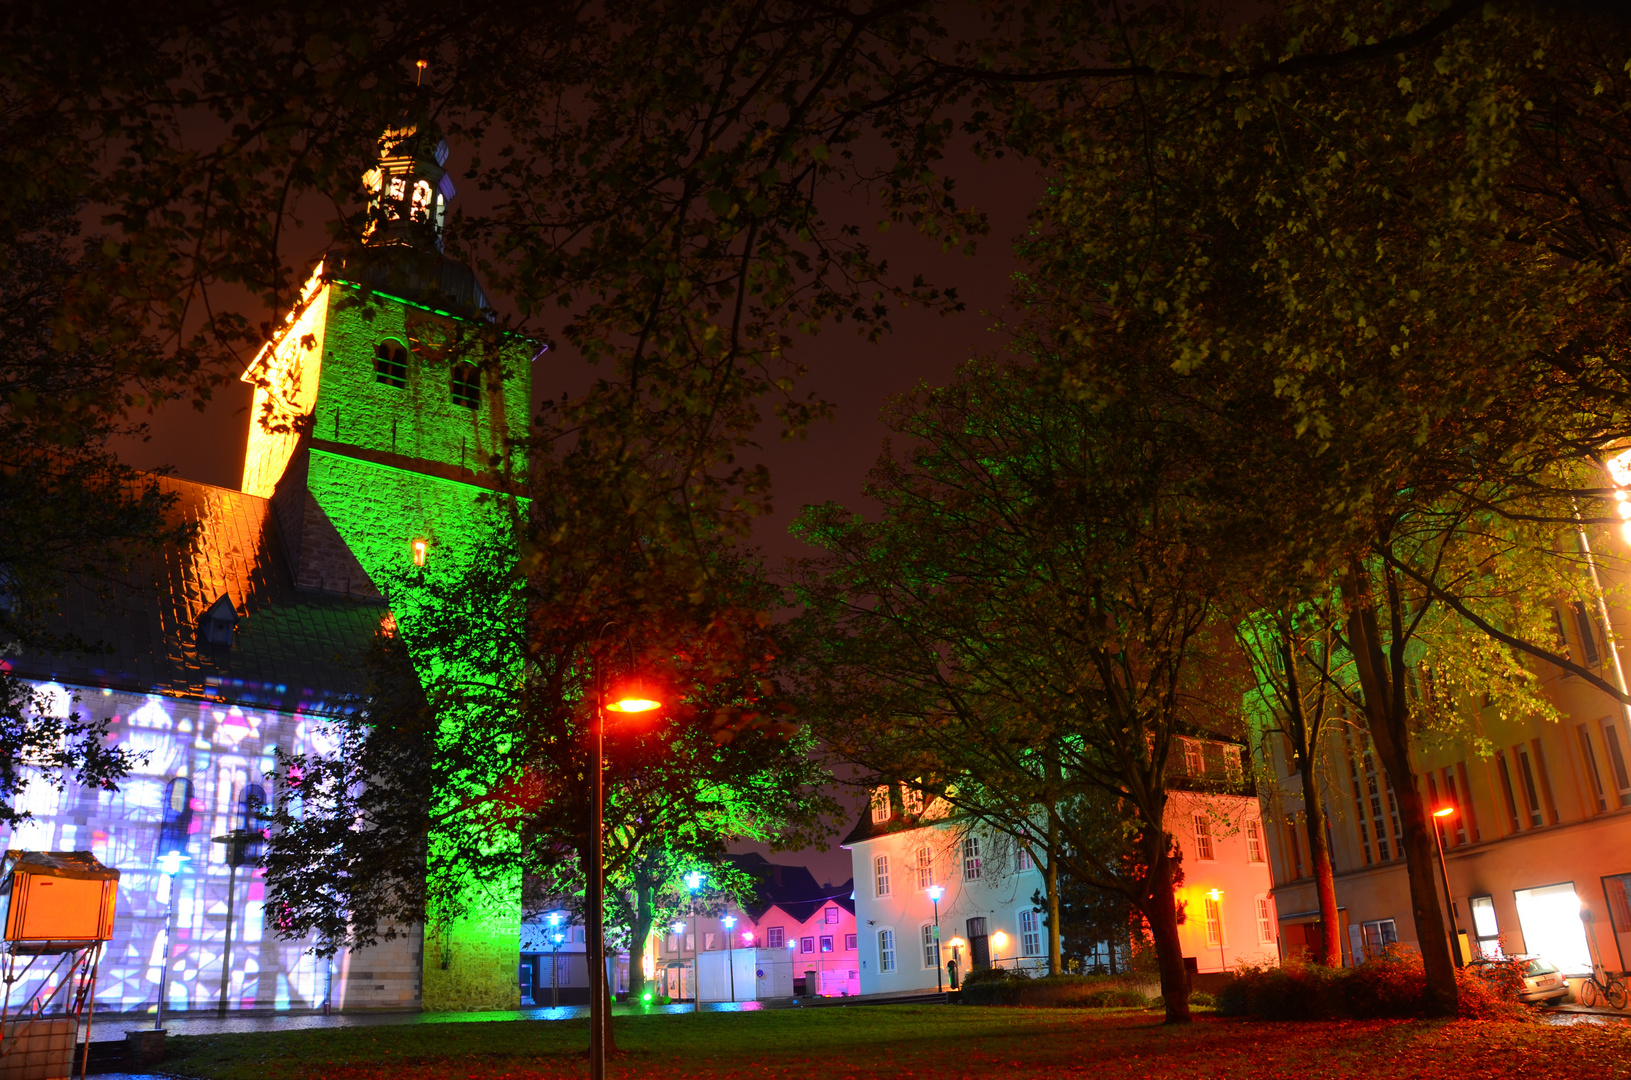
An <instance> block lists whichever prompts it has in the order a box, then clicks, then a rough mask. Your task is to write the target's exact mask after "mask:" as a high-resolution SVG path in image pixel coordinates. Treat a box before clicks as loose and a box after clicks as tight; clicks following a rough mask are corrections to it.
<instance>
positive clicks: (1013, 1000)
mask: <svg viewBox="0 0 1631 1080" xmlns="http://www.w3.org/2000/svg"><path fill="white" fill-rule="evenodd" d="M1029 982H1031V977H1030V975H1029V974H1028V973H1027V972H1024V971H1020V970H1018V969H1016V968H986V969H985V970H984V971H971V972H969V973H968V974H967V975H965V976H964V977H963V981H962V993H961V994H960V995H959V996H958V1001H960V1002H962V1003H963V1004H964V1005H1017V1004H1019V996H1020V987H1021V986H1023V985H1025V984H1027V983H1029Z"/></svg>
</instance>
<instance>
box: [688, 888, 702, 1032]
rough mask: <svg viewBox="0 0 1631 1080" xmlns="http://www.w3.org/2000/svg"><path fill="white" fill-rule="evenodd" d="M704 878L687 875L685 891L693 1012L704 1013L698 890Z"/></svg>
mask: <svg viewBox="0 0 1631 1080" xmlns="http://www.w3.org/2000/svg"><path fill="white" fill-rule="evenodd" d="M703 881H704V877H703V875H702V874H701V873H699V872H698V871H696V870H693V871H691V872H690V873H689V874H686V875H685V891H686V892H688V893H690V894H691V983H692V985H691V996H692V999H693V1000H692V1005H693V1008H692V1010H691V1011H692V1012H701V1011H702V926H701V922H700V920H699V918H698V916H697V890H698V889H700V888H702V882H703Z"/></svg>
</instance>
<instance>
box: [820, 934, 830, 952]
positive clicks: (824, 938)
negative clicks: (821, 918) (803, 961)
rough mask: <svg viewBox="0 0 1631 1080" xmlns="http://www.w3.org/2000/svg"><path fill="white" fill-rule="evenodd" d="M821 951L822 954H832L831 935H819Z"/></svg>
mask: <svg viewBox="0 0 1631 1080" xmlns="http://www.w3.org/2000/svg"><path fill="white" fill-rule="evenodd" d="M821 951H822V952H832V935H831V934H822V935H821Z"/></svg>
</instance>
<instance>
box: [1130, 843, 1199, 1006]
mask: <svg viewBox="0 0 1631 1080" xmlns="http://www.w3.org/2000/svg"><path fill="white" fill-rule="evenodd" d="M1163 839H1165V837H1164V836H1163ZM1149 884H1150V891H1149V899H1148V900H1147V901H1146V902H1145V904H1144V905H1142V906H1143V909H1144V918H1145V919H1146V920H1148V922H1149V924H1150V934H1151V936H1152V937H1154V938H1155V961H1156V964H1157V965H1158V966H1159V967H1160V969H1161V998H1162V1000H1163V1001H1165V1002H1166V1007H1167V1020H1166V1022H1167V1023H1169V1024H1187V1023H1189V1020H1190V1017H1189V972H1188V971H1186V970H1185V969H1184V946H1183V942H1182V941H1180V940H1179V937H1178V904H1177V898H1176V896H1175V895H1174V891H1173V887H1172V860H1171V858H1170V857H1168V856H1167V855H1165V854H1162V855H1161V856H1159V857H1158V858H1157V859H1155V860H1153V865H1152V866H1151V868H1150V882H1149Z"/></svg>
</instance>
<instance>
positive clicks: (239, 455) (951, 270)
mask: <svg viewBox="0 0 1631 1080" xmlns="http://www.w3.org/2000/svg"><path fill="white" fill-rule="evenodd" d="M457 158H458V150H457V148H455V150H454V160H453V161H450V163H449V164H450V167H451V170H452V171H453V173H454V175H455V176H457V175H458V166H459V164H460V163H459V162H458V160H457ZM950 165H951V167H953V168H955V169H956V170H957V173H958V176H959V180H958V188H957V189H958V191H959V193H960V195H961V197H962V198H963V199H964V200H965V201H966V202H968V203H970V204H972V205H975V206H978V207H980V208H981V209H983V210H985V211H986V212H987V214H988V215H989V217H990V220H991V235H990V236H989V237H988V238H987V239H986V240H985V241H984V243H982V244H981V245H980V249H979V252H978V254H976V255H975V256H973V257H965V256H963V255H961V254H945V253H942V252H940V251H939V250H938V248H937V245H935V244H934V243H932V242H930V241H928V240H926V239H925V238H923V237H921V236H918V235H916V234H914V233H911V232H910V231H908V230H903V229H900V228H897V229H894V230H891V231H890V232H889V233H888V234H886V235H883V236H880V237H878V238H877V240H876V241H875V244H876V246H877V247H878V249H879V250H880V251H882V252H883V253H884V254H886V255H887V257H888V258H889V262H890V266H891V268H892V270H894V271H895V272H897V273H898V274H899V275H900V277H901V278H902V279H905V280H910V278H911V277H912V276H913V275H914V274H916V273H920V272H921V273H923V274H924V275H925V276H926V277H927V278H929V280H930V281H932V282H933V283H934V284H936V285H941V286H948V285H950V286H955V287H956V288H957V290H958V292H959V294H960V295H961V296H962V298H963V299H964V301H965V303H966V310H964V311H963V312H961V313H958V314H954V315H941V314H937V313H933V312H930V311H928V310H925V309H922V308H912V309H906V310H902V311H899V312H898V313H897V314H896V315H895V316H894V317H893V319H892V322H893V324H894V330H893V332H892V333H890V334H888V335H887V336H885V337H884V339H883V340H882V341H880V342H878V343H876V344H870V343H868V342H866V341H864V340H862V339H861V338H859V337H858V336H856V335H855V333H854V332H853V331H852V330H851V329H850V328H849V327H848V326H847V325H845V326H839V327H830V328H828V329H827V330H826V331H825V332H824V333H822V334H821V335H820V336H818V337H816V338H813V339H808V340H806V341H800V343H799V344H798V346H797V348H798V353H797V356H798V358H799V359H800V360H801V361H802V362H803V363H804V364H806V365H807V366H808V367H809V369H810V374H809V376H808V377H807V379H806V383H805V385H806V387H807V388H808V389H810V390H812V391H814V392H815V393H816V394H818V395H820V396H822V397H824V398H825V399H827V400H829V401H831V402H834V403H835V405H836V411H835V415H834V417H833V419H832V420H831V421H827V422H822V423H818V424H816V425H815V426H814V427H813V428H812V429H811V430H810V432H809V434H808V437H807V438H805V439H803V440H795V441H790V442H781V441H779V440H774V433H773V432H772V433H770V437H771V439H772V441H770V442H769V443H767V444H766V445H765V446H764V448H763V460H764V461H765V463H766V464H767V465H769V467H770V469H771V473H772V477H773V481H774V506H775V512H774V514H773V515H771V516H769V517H767V518H766V519H764V520H763V521H761V523H760V525H759V527H758V529H757V530H756V532H755V537H754V539H755V542H756V543H757V544H758V545H760V547H761V548H762V549H763V552H764V555H765V557H766V560H767V562H768V563H769V565H771V566H772V567H773V568H774V567H780V566H781V565H782V564H783V563H784V561H785V560H786V559H787V558H789V557H797V556H800V555H806V554H810V553H811V552H810V550H809V549H808V548H805V547H804V546H803V545H802V544H800V543H798V542H797V541H796V540H794V539H793V538H792V537H791V536H789V535H788V534H787V526H788V524H789V522H791V520H792V519H793V517H794V516H795V515H796V514H797V512H798V510H799V509H800V508H801V507H803V506H805V505H807V504H810V503H819V502H824V501H827V500H836V501H838V502H842V503H845V504H847V505H852V506H859V505H860V499H859V496H860V490H861V486H862V484H863V482H864V480H865V478H866V473H867V470H868V469H870V468H871V466H872V463H873V461H874V460H875V459H876V458H877V456H878V452H879V450H880V449H881V444H882V441H883V438H884V435H885V430H884V428H883V425H882V423H881V422H880V420H879V410H880V409H881V408H882V406H883V404H884V402H885V400H886V399H887V398H889V397H890V396H891V395H895V394H899V393H902V392H904V391H907V390H909V389H911V388H912V387H913V386H915V385H917V384H918V383H920V382H927V383H930V384H939V383H943V382H945V381H947V380H948V379H949V378H950V376H951V374H952V372H953V371H954V370H955V368H956V367H957V365H958V364H960V363H961V362H963V361H964V360H967V359H969V358H970V357H972V356H975V355H977V354H982V353H992V352H998V351H1000V350H1002V349H1003V348H1004V338H1003V337H1002V336H1001V335H1000V334H998V333H996V332H993V330H992V324H993V322H994V321H995V319H996V318H997V317H998V316H999V315H1000V314H1001V313H1002V311H1003V308H1004V302H1005V300H1006V299H1007V295H1008V290H1009V279H1010V277H1011V275H1012V274H1013V272H1014V271H1015V270H1016V269H1017V267H1018V263H1017V261H1016V260H1015V258H1014V255H1013V242H1014V240H1015V239H1016V238H1018V237H1019V236H1020V235H1021V233H1022V231H1023V230H1024V228H1025V221H1026V215H1027V214H1028V212H1029V211H1030V208H1031V206H1032V205H1033V204H1034V202H1035V200H1036V198H1037V196H1038V195H1039V194H1040V192H1041V182H1040V179H1039V178H1038V176H1037V175H1036V173H1035V172H1034V171H1033V170H1032V168H1031V166H1029V165H1027V164H1022V163H1015V162H1012V161H998V162H990V163H980V162H977V161H975V160H974V159H973V158H972V157H970V156H967V155H964V156H962V157H959V158H954V159H953V160H952V161H951V162H950ZM856 209H857V210H859V212H860V213H862V214H867V213H868V211H867V209H866V207H865V206H864V205H858V206H857V207H856ZM314 243H315V242H314ZM319 252H320V248H319V247H315V246H314V247H313V250H312V256H313V257H315V256H316V255H317V254H318V253H319ZM500 302H501V301H500ZM581 371H582V365H581V363H580V362H579V361H578V359H577V358H576V357H575V356H570V355H563V353H562V352H559V351H557V352H552V353H548V354H545V356H544V357H542V358H541V359H540V360H539V361H538V363H537V365H536V367H535V368H534V372H533V383H534V394H535V396H536V397H538V398H540V399H541V398H542V397H543V396H545V395H549V396H553V395H556V394H559V393H560V392H561V390H562V389H564V388H566V387H568V386H572V385H577V384H580V383H581V379H582V376H581ZM250 395H251V391H250V387H249V386H247V385H246V384H242V383H233V384H231V385H230V386H228V387H227V388H225V390H224V391H222V392H221V393H219V394H218V395H217V396H216V398H215V400H214V401H213V402H212V403H211V404H210V406H209V408H208V409H206V410H205V411H204V412H202V413H200V412H197V411H195V410H193V409H192V408H191V407H190V406H187V405H184V404H183V405H175V406H170V407H167V408H165V409H163V410H161V411H160V412H158V413H157V414H156V415H154V416H153V417H152V419H151V437H150V439H149V440H148V441H147V442H144V443H135V442H132V443H128V444H126V445H125V446H123V447H122V448H121V453H122V455H123V456H124V458H125V460H126V461H127V462H129V463H130V464H131V465H133V466H135V467H137V468H143V469H149V468H155V467H157V466H161V465H169V466H172V467H173V468H174V470H175V473H176V475H178V476H180V477H182V478H184V479H188V480H196V481H201V482H204V483H209V484H217V485H220V486H222V487H229V488H236V487H238V484H239V479H240V476H241V473H242V469H243V451H244V436H245V431H246V429H247V425H248V423H249V404H250ZM837 794H838V795H839V797H840V798H841V799H842V800H844V801H845V802H846V803H853V802H854V800H853V799H852V798H851V796H850V794H849V793H848V792H847V791H846V790H839V791H838V792H837ZM854 805H856V806H858V805H859V804H858V803H854ZM850 824H851V822H845V823H843V824H842V825H841V826H839V827H838V830H837V835H835V837H834V840H835V841H836V839H837V836H838V835H842V834H843V833H844V832H847V831H848V829H849V825H850ZM759 850H764V849H763V848H760V849H759ZM773 858H775V859H776V860H777V861H783V862H802V863H805V864H806V865H808V866H809V867H810V868H811V870H812V872H813V873H814V874H815V876H816V879H817V880H819V881H832V882H834V883H837V882H842V881H843V880H845V879H846V878H848V877H849V876H850V870H849V854H848V852H844V851H840V850H838V849H837V848H836V847H834V848H833V849H832V850H830V851H828V852H825V853H823V852H819V851H816V850H813V849H812V850H808V851H804V852H793V853H784V854H781V855H776V856H773Z"/></svg>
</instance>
